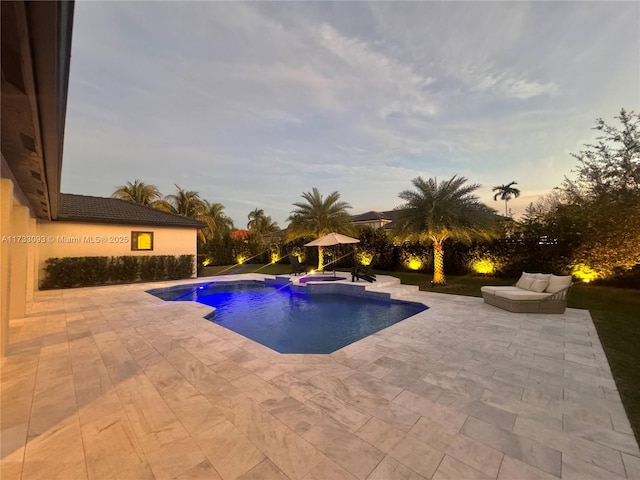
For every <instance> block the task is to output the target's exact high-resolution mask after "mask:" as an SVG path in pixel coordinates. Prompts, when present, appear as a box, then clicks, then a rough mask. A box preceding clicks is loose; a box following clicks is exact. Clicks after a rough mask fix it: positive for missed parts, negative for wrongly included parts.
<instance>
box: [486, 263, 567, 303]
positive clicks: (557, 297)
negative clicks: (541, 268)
mask: <svg viewBox="0 0 640 480" xmlns="http://www.w3.org/2000/svg"><path fill="white" fill-rule="evenodd" d="M572 285H573V284H572V283H571V275H567V276H561V277H559V276H556V275H549V274H541V273H525V272H523V273H522V276H521V277H520V280H518V283H516V284H515V285H513V286H484V287H482V288H481V289H480V290H481V291H482V298H483V299H484V303H488V304H489V305H493V306H494V307H498V308H502V309H503V310H508V311H510V312H514V313H564V310H565V308H567V298H568V297H569V293H570V292H571V286H572Z"/></svg>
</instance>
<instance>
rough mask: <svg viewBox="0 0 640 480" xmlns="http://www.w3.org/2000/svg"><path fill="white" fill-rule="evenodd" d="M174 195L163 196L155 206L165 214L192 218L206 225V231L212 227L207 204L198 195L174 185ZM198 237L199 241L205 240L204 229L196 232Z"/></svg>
mask: <svg viewBox="0 0 640 480" xmlns="http://www.w3.org/2000/svg"><path fill="white" fill-rule="evenodd" d="M175 187H176V193H175V194H170V195H165V197H164V198H163V199H162V200H159V201H158V202H156V204H155V206H156V208H158V209H159V210H163V211H165V212H170V213H177V214H178V215H182V216H183V217H189V218H194V219H196V220H200V221H201V222H204V223H206V224H207V229H211V228H212V227H214V225H213V221H212V219H211V217H210V215H209V212H208V207H209V204H208V202H207V201H206V200H203V199H202V198H200V193H198V192H195V191H193V190H185V189H184V188H182V187H180V186H178V185H176V186H175ZM198 237H199V238H200V240H201V241H203V242H204V241H205V240H206V236H205V232H204V229H200V230H198Z"/></svg>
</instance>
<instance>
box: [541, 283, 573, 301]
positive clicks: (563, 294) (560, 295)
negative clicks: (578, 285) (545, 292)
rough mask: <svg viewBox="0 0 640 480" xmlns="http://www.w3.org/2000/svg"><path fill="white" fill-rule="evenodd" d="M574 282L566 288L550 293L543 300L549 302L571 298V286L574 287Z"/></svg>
mask: <svg viewBox="0 0 640 480" xmlns="http://www.w3.org/2000/svg"><path fill="white" fill-rule="evenodd" d="M573 285H574V284H573V283H572V284H571V285H569V286H568V287H566V288H563V289H562V290H560V291H558V292H556V293H554V294H553V295H549V296H548V297H547V298H545V299H544V300H543V301H545V302H547V301H549V300H566V299H567V298H569V293H570V292H571V287H573Z"/></svg>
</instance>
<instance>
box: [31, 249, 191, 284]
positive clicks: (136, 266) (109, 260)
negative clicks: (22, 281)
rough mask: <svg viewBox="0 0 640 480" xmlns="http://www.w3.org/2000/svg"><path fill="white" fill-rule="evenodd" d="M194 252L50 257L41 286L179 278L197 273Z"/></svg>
mask: <svg viewBox="0 0 640 480" xmlns="http://www.w3.org/2000/svg"><path fill="white" fill-rule="evenodd" d="M193 259H194V256H193V255H180V256H179V257H174V256H171V255H154V256H145V257H142V256H121V257H66V258H49V259H47V261H46V266H45V278H44V280H43V281H42V283H41V285H40V288H41V289H43V290H46V289H52V288H72V287H88V286H95V285H109V284H120V283H132V282H136V281H140V280H141V281H147V282H148V281H154V280H168V279H170V280H177V279H181V278H189V277H191V275H192V274H193Z"/></svg>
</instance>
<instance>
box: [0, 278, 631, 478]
mask: <svg viewBox="0 0 640 480" xmlns="http://www.w3.org/2000/svg"><path fill="white" fill-rule="evenodd" d="M238 277H241V278H246V279H258V278H260V279H261V278H264V277H265V275H261V274H243V275H238ZM378 278H379V281H378V282H376V283H373V284H369V283H366V284H361V285H360V286H361V287H362V288H366V289H368V290H371V291H374V292H388V293H389V294H391V297H392V298H397V299H403V300H409V301H420V302H424V303H426V304H427V305H428V306H429V308H428V309H427V310H425V311H423V312H421V313H419V314H417V315H415V316H413V317H410V318H408V319H406V320H404V321H402V322H399V323H397V324H395V325H393V326H391V327H389V328H386V329H384V330H381V331H379V332H378V333H376V334H374V335H371V336H369V337H366V338H364V339H362V340H359V341H357V342H355V343H352V344H351V345H348V346H347V347H344V348H342V349H340V350H338V351H336V352H335V353H333V354H330V355H297V354H296V355H294V354H279V353H276V352H274V351H273V350H270V349H269V348H266V347H263V346H262V345H260V344H257V343H255V342H253V341H251V340H248V339H247V338H245V337H243V336H241V335H239V334H236V333H234V332H232V331H230V330H227V329H225V328H224V327H222V326H220V325H218V324H216V323H214V322H211V321H207V320H206V319H204V318H203V317H204V316H205V315H206V314H208V313H209V312H210V310H211V308H210V307H208V306H206V305H201V304H198V303H195V302H165V301H163V300H161V299H159V298H157V297H155V296H153V295H150V294H148V293H146V292H145V290H147V289H149V287H150V284H132V285H120V286H110V287H92V288H79V289H70V290H55V291H46V292H37V293H36V295H35V299H34V302H33V303H32V304H31V307H30V310H29V312H28V314H27V316H26V317H25V318H23V319H18V320H16V321H13V322H12V324H11V331H10V335H11V343H10V346H9V351H8V355H7V357H6V358H4V359H3V365H2V369H3V376H2V392H3V395H2V399H1V401H2V405H1V407H2V432H1V434H2V456H3V458H2V478H15V479H23V480H26V479H31V478H74V479H75V478H99V479H101V480H102V479H109V478H132V479H133V478H202V479H224V480H231V479H242V480H248V479H256V478H264V479H280V480H285V479H304V480H314V479H316V480H317V479H322V480H325V479H350V480H353V479H370V480H374V479H395V478H412V479H414V480H421V479H444V478H451V479H462V478H477V479H494V480H511V479H524V478H540V479H554V478H555V479H558V478H565V479H577V478H580V479H587V478H606V479H624V478H638V476H639V473H640V451H639V450H638V445H637V443H636V440H635V438H634V436H633V432H632V430H631V427H630V425H629V422H628V419H627V416H626V414H625V411H624V408H623V406H622V403H621V401H620V397H619V395H618V391H617V390H616V385H615V382H614V380H613V378H612V376H611V371H610V368H609V365H608V363H607V359H606V357H605V354H604V351H603V350H602V346H601V344H600V340H599V339H598V336H597V333H596V329H595V327H594V325H593V322H592V320H591V317H590V315H589V312H588V311H586V310H576V309H570V308H569V309H567V310H566V311H565V313H564V314H562V315H558V316H554V317H553V318H550V317H549V316H547V315H539V314H530V315H514V314H513V313H510V312H507V311H505V310H499V309H495V308H493V307H491V306H490V305H485V304H483V302H482V300H481V299H479V298H474V297H462V296H456V295H443V294H439V293H432V292H423V291H418V289H417V288H416V287H415V286H413V287H411V286H409V285H401V284H399V282H396V283H395V284H392V283H391V282H390V281H388V282H387V281H386V280H385V278H383V276H379V277H378ZM292 279H293V278H292ZM191 282H193V280H191ZM344 282H345V285H348V288H353V287H354V285H353V284H352V283H351V282H350V281H349V280H344ZM179 283H189V281H188V280H184V281H178V282H155V283H153V284H152V285H153V287H154V288H159V287H163V286H172V285H176V284H179Z"/></svg>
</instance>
